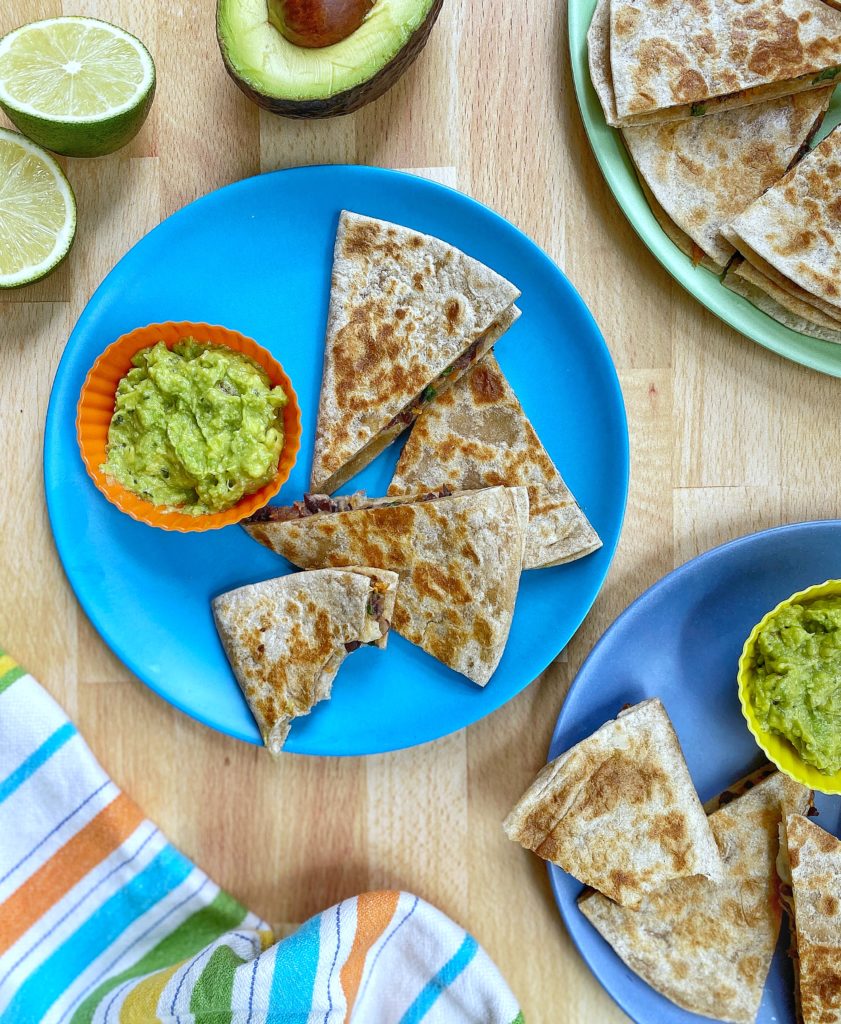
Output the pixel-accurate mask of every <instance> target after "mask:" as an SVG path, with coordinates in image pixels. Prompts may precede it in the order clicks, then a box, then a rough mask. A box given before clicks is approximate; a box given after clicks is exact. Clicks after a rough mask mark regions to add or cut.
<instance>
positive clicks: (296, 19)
mask: <svg viewBox="0 0 841 1024" xmlns="http://www.w3.org/2000/svg"><path fill="white" fill-rule="evenodd" d="M375 3H376V0H268V5H269V21H270V22H271V24H272V25H274V27H275V28H276V29H277V30H278V32H280V33H281V34H282V35H283V36H284V37H285V38H286V39H288V40H289V42H290V43H294V44H295V46H305V47H307V48H308V49H318V48H320V47H322V46H332V45H333V44H334V43H340V42H342V40H344V39H347V38H348V36H351V35H353V33H354V32H355V31H356V30H357V29H358V28H359V26H360V25H361V24H362V22H363V21H364V20H365V17H366V16H367V14H368V12H369V11H370V10H371V8H372V7H373V6H374V4H375Z"/></svg>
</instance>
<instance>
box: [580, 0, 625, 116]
mask: <svg viewBox="0 0 841 1024" xmlns="http://www.w3.org/2000/svg"><path fill="white" fill-rule="evenodd" d="M587 63H588V64H589V66H590V81H591V82H592V83H593V88H594V89H595V90H596V95H597V96H598V97H599V103H601V105H602V110H603V111H604V119H605V121H607V123H608V124H609V125H613V126H615V125H617V124H618V123H619V114H618V113H617V110H616V96H615V95H614V93H613V73H612V72H611V69H610V0H599V2H598V3H597V4H596V9H595V11H593V20H592V21H591V22H590V27H589V29H588V30H587Z"/></svg>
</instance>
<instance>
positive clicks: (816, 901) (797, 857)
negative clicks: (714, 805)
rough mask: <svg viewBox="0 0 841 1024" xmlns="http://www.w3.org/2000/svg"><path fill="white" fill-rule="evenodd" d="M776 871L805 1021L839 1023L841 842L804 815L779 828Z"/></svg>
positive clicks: (809, 1023) (801, 1018)
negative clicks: (786, 914) (778, 854)
mask: <svg viewBox="0 0 841 1024" xmlns="http://www.w3.org/2000/svg"><path fill="white" fill-rule="evenodd" d="M781 840H782V841H781V848H780V859H779V861H778V870H779V872H780V883H781V887H782V891H781V897H782V901H783V905H784V906H785V908H786V910H787V911H788V913H789V916H790V917H791V932H792V951H791V956H792V959H793V961H794V965H795V975H796V982H797V986H798V987H797V995H798V1019H799V1021H801V1022H802V1024H841V842H839V841H838V840H837V839H836V838H835V836H831V835H830V834H829V833H828V832H825V831H824V830H823V829H822V828H820V827H819V826H818V825H816V824H815V823H814V822H813V821H810V820H809V819H808V818H806V817H803V815H800V814H792V815H790V816H789V817H788V818H787V819H786V822H785V825H784V827H783V828H782V829H781Z"/></svg>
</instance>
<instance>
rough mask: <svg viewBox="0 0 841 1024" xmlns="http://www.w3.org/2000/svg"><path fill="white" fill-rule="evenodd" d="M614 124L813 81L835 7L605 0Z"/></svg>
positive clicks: (802, 2)
mask: <svg viewBox="0 0 841 1024" xmlns="http://www.w3.org/2000/svg"><path fill="white" fill-rule="evenodd" d="M610 54H611V72H612V77H613V90H614V95H615V98H616V110H617V114H618V118H617V121H618V123H619V124H621V125H630V124H643V123H655V122H661V121H668V120H681V119H683V118H686V117H690V116H703V115H706V114H713V113H716V112H718V111H721V110H726V109H732V108H735V107H744V106H748V105H750V104H752V103H758V102H762V101H763V100H771V99H775V98H777V97H780V96H790V95H792V94H794V93H797V92H804V91H808V90H809V89H815V88H823V87H824V86H825V85H826V84H827V83H828V81H829V80H830V79H829V78H828V77H827V76H828V75H831V74H832V72H833V71H834V69H836V68H838V67H839V65H841V11H838V10H835V9H833V8H832V7H830V6H829V5H828V4H826V3H824V2H823V0H746V2H743V0H689V2H685V0H612V2H611V9H610Z"/></svg>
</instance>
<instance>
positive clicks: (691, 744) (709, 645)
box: [549, 520, 841, 1024]
mask: <svg viewBox="0 0 841 1024" xmlns="http://www.w3.org/2000/svg"><path fill="white" fill-rule="evenodd" d="M827 579H841V520H832V521H828V522H819V523H798V524H797V525H795V526H781V527H779V528H777V529H775V530H766V531H765V532H763V533H755V534H751V535H750V536H748V537H741V538H740V539H739V540H734V541H732V542H731V543H730V544H725V545H724V546H723V547H720V548H714V549H713V550H712V551H708V552H707V553H706V554H704V555H701V556H700V557H698V558H695V559H693V560H692V561H691V562H687V563H686V565H682V566H681V567H680V568H679V569H676V570H675V571H674V572H672V573H670V574H669V575H668V576H665V577H664V578H663V579H662V580H660V581H659V583H655V584H654V586H653V587H651V588H650V589H649V590H647V591H646V592H645V593H644V594H643V595H642V597H640V598H639V599H638V600H636V601H635V602H634V603H633V604H632V605H631V606H630V607H629V608H628V609H627V610H626V611H625V612H623V613H622V615H620V616H619V618H618V619H617V620H616V621H615V622H614V623H613V625H612V626H611V627H610V629H608V631H607V632H606V633H605V634H604V636H603V637H602V638H601V640H600V641H599V642H598V644H596V646H595V647H594V648H593V651H592V653H591V654H590V656H589V658H588V659H587V661H586V662H585V663H584V665H583V666H582V667H581V671H580V672H579V673H578V675H577V677H576V679H575V682H574V683H573V684H572V686H571V687H570V691H569V695H568V696H567V699H566V701H565V703H564V706H563V709H562V711H561V714H560V717H559V718H558V724H557V726H556V727H555V734H554V736H553V737H552V745H551V747H550V750H549V759H550V760H552V759H553V758H555V757H557V756H558V755H559V754H561V753H563V751H565V750H567V749H568V748H569V747H571V746H572V745H573V744H574V743H577V742H578V741H579V740H582V739H584V737H585V736H589V735H590V733H592V732H594V731H595V730H596V729H597V728H598V727H599V726H600V725H602V724H603V723H604V722H606V721H607V720H608V719H609V718H615V717H616V714H617V713H618V712H619V710H620V708H621V707H622V706H623V705H624V704H637V703H638V702H639V701H641V700H645V699H646V698H647V697H660V699H661V700H662V701H663V704H664V705H665V707H666V710H667V711H668V713H669V715H670V717H671V719H672V722H673V723H674V726H675V729H676V731H677V735H678V739H679V740H680V743H681V746H682V747H683V752H684V754H685V756H686V760H687V763H688V764H689V770H690V772H691V773H692V779H693V781H694V782H695V785H696V787H697V789H698V793H699V795H700V797H701V800H702V801H704V802H705V801H707V800H709V799H710V797H713V796H715V795H716V793H720V792H721V791H722V790H724V789H726V788H727V786H729V785H730V783H732V782H735V781H736V780H737V779H740V778H742V777H743V776H745V775H747V774H748V772H750V771H751V770H752V769H753V768H756V767H759V765H761V764H762V763H763V762H764V760H765V758H764V756H763V755H762V753H761V751H760V750H759V748H758V747H757V746H756V744H755V743H754V741H753V737H752V736H751V735H750V733H749V732H748V729H747V726H746V725H745V720H744V718H743V717H742V712H741V708H740V706H739V698H738V695H737V692H736V666H737V663H738V660H739V655H740V654H741V651H742V645H743V644H744V642H745V639H746V638H747V636H748V634H749V633H750V631H751V629H753V627H754V625H755V624H756V623H757V622H759V620H760V619H761V618H762V616H763V615H764V614H765V613H766V612H767V611H769V609H771V608H774V607H775V606H776V605H777V604H778V603H779V602H780V601H782V600H784V599H785V598H787V597H789V596H790V595H791V594H794V593H795V592H796V591H798V590H803V589H805V588H806V587H808V586H810V585H811V584H813V583H823V582H824V580H827ZM815 803H816V805H817V807H818V809H819V810H820V812H821V813H820V816H819V817H818V818H817V819H816V821H817V823H818V824H819V825H820V826H821V827H822V828H825V829H826V830H827V831H829V832H832V833H833V834H835V835H838V834H839V830H841V799H839V798H838V797H837V796H836V797H831V796H821V795H820V794H817V795H816V799H815ZM549 875H550V880H551V882H552V889H553V890H554V893H555V899H556V901H557V903H558V907H559V909H560V911H561V916H562V917H563V919H564V924H565V925H566V927H567V930H568V931H569V933H570V935H571V936H572V940H573V942H574V943H575V945H576V946H577V947H578V951H579V952H580V953H581V955H582V956H583V957H584V959H585V960H586V962H587V964H588V965H589V967H590V969H591V970H592V972H593V973H594V974H595V976H596V977H597V978H598V979H599V981H600V982H601V983H602V985H603V986H604V987H605V989H607V991H608V992H609V993H610V995H611V996H612V997H613V998H614V999H615V1000H616V1002H617V1003H618V1004H619V1005H620V1006H621V1007H622V1009H623V1010H624V1011H625V1013H627V1014H628V1016H629V1017H631V1018H632V1019H633V1020H635V1021H637V1022H638V1024H653V1022H655V1021H656V1022H657V1024H701V1022H703V1021H707V1024H709V1020H708V1018H706V1017H699V1016H696V1015H695V1014H693V1013H687V1012H686V1011H685V1010H681V1009H679V1008H678V1007H676V1006H674V1005H673V1004H672V1003H670V1002H669V1001H668V1000H667V999H665V998H664V997H663V996H661V995H658V994H657V993H656V992H655V991H654V990H653V989H651V988H649V987H648V985H646V983H645V982H644V981H642V980H641V979H640V978H638V977H637V976H636V975H635V974H634V973H633V971H631V970H630V969H629V968H628V967H626V966H625V965H624V964H623V963H622V961H621V960H620V959H619V957H618V956H616V954H615V953H614V952H613V950H612V949H611V948H610V946H608V944H607V943H606V942H605V941H604V940H603V939H602V938H601V936H600V935H599V933H598V932H597V931H596V930H595V928H593V927H592V926H591V925H590V923H589V922H588V921H587V920H586V918H585V917H584V916H583V914H581V913H580V912H579V910H578V907H577V905H576V902H575V901H576V897H577V896H578V894H579V893H580V892H581V884H580V882H577V881H576V880H575V879H574V878H572V877H571V876H570V875H568V874H566V873H565V872H564V871H561V870H560V868H556V867H554V866H553V865H550V866H549ZM783 932H784V934H783V936H782V938H781V940H780V944H779V946H778V948H777V954H776V956H775V958H774V963H773V965H772V967H771V971H770V975H769V978H768V984H767V986H766V989H765V997H764V999H763V1001H762V1008H761V1009H760V1011H759V1016H758V1017H757V1024H789V1022H790V1024H794V1020H795V1014H794V1000H793V991H794V979H793V976H792V969H791V961H790V960H789V958H788V956H787V951H788V935H787V933H786V926H785V924H784V925H783Z"/></svg>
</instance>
